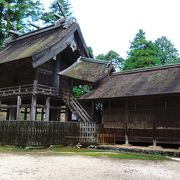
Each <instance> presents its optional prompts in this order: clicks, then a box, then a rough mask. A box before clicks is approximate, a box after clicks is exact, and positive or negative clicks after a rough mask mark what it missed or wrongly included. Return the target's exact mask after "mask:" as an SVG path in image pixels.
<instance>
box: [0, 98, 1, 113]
mask: <svg viewBox="0 0 180 180" xmlns="http://www.w3.org/2000/svg"><path fill="white" fill-rule="evenodd" d="M0 116H1V100H0Z"/></svg>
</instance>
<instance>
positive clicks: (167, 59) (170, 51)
mask: <svg viewBox="0 0 180 180" xmlns="http://www.w3.org/2000/svg"><path fill="white" fill-rule="evenodd" d="M155 45H156V46H157V49H158V52H157V56H158V58H159V59H160V62H161V64H162V65H164V64H172V63H176V62H179V58H178V56H179V54H178V50H177V49H176V48H175V47H174V44H172V43H171V41H170V40H168V39H167V37H166V36H162V37H161V38H158V39H157V40H156V41H155Z"/></svg>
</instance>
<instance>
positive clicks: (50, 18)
mask: <svg viewBox="0 0 180 180" xmlns="http://www.w3.org/2000/svg"><path fill="white" fill-rule="evenodd" d="M58 4H59V5H60V8H61V10H62V11H63V12H62V11H61V10H60V8H59V5H58ZM55 14H57V16H55ZM64 15H65V16H66V18H70V17H71V15H72V12H71V4H70V2H69V0H54V1H53V3H52V4H51V6H50V10H49V12H46V13H44V14H43V16H42V18H41V19H42V20H43V21H45V23H54V22H55V21H57V20H58V19H59V18H61V17H63V16H64Z"/></svg>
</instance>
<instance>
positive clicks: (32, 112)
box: [31, 95, 36, 121]
mask: <svg viewBox="0 0 180 180" xmlns="http://www.w3.org/2000/svg"><path fill="white" fill-rule="evenodd" d="M35 118H36V95H32V100H31V121H35Z"/></svg>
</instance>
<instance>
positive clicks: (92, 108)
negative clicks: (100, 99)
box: [91, 101, 95, 121]
mask: <svg viewBox="0 0 180 180" xmlns="http://www.w3.org/2000/svg"><path fill="white" fill-rule="evenodd" d="M94 104H95V103H94V101H92V103H91V110H92V111H91V117H92V119H93V121H95V115H94V114H95V113H94V110H95V105H94Z"/></svg>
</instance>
